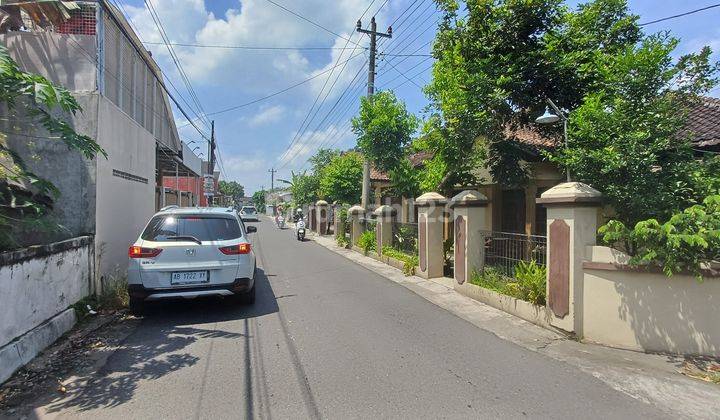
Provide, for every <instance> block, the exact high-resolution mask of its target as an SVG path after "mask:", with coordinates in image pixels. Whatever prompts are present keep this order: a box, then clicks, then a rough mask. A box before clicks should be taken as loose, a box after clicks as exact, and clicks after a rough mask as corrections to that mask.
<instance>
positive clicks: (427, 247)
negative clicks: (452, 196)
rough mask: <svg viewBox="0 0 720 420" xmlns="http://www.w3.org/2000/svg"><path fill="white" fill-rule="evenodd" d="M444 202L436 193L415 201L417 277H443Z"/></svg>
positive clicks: (443, 198) (425, 195)
mask: <svg viewBox="0 0 720 420" xmlns="http://www.w3.org/2000/svg"><path fill="white" fill-rule="evenodd" d="M446 202H447V200H446V199H445V197H443V196H442V195H440V194H438V193H436V192H429V193H425V194H423V195H421V196H420V197H418V198H417V200H415V205H416V206H417V207H418V254H419V256H418V257H419V258H418V259H419V260H420V271H419V272H418V275H419V276H420V277H424V278H426V279H429V278H435V277H442V276H443V275H444V272H443V268H444V265H445V264H444V250H443V221H444V219H443V210H444V208H445V203H446Z"/></svg>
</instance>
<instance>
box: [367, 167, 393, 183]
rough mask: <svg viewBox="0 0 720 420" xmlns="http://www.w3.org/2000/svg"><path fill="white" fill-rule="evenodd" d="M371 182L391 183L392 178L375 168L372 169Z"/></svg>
mask: <svg viewBox="0 0 720 420" xmlns="http://www.w3.org/2000/svg"><path fill="white" fill-rule="evenodd" d="M370 180H372V181H390V177H389V176H388V174H386V173H385V172H381V171H379V170H377V169H375V168H374V167H371V168H370Z"/></svg>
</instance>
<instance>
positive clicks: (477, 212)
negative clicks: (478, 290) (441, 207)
mask: <svg viewBox="0 0 720 420" xmlns="http://www.w3.org/2000/svg"><path fill="white" fill-rule="evenodd" d="M487 205H488V199H487V197H485V195H483V194H482V193H480V192H478V191H474V190H465V191H463V192H461V193H460V194H458V195H456V196H455V197H453V198H452V199H450V207H451V208H452V209H453V217H454V238H455V258H454V260H455V269H454V270H453V271H454V273H455V281H457V282H458V284H463V283H465V281H467V280H468V279H469V278H470V275H471V274H472V272H473V271H477V272H481V271H482V269H483V265H484V264H485V240H484V236H483V232H485V231H488V230H490V227H489V226H487V225H486V223H485V213H486V212H487Z"/></svg>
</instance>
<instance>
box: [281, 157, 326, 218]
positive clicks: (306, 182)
mask: <svg viewBox="0 0 720 420" xmlns="http://www.w3.org/2000/svg"><path fill="white" fill-rule="evenodd" d="M311 159H312V158H311ZM278 181H280V182H283V183H285V184H287V185H288V186H289V187H290V192H292V195H293V201H294V202H295V205H297V206H305V205H308V204H311V203H314V202H316V201H317V200H318V187H319V185H318V184H319V182H318V181H319V177H318V176H317V175H315V174H308V173H307V171H303V172H301V173H295V172H291V178H290V179H289V180H285V179H278Z"/></svg>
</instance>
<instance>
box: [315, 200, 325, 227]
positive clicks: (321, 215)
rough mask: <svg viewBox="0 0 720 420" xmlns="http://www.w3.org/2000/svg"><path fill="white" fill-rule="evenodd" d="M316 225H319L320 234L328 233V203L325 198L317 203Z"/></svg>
mask: <svg viewBox="0 0 720 420" xmlns="http://www.w3.org/2000/svg"><path fill="white" fill-rule="evenodd" d="M315 217H316V218H317V220H316V221H315V226H316V227H317V233H318V235H325V234H326V233H327V223H328V203H327V201H325V200H318V202H317V203H315Z"/></svg>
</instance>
